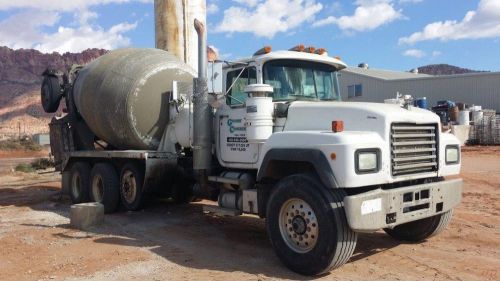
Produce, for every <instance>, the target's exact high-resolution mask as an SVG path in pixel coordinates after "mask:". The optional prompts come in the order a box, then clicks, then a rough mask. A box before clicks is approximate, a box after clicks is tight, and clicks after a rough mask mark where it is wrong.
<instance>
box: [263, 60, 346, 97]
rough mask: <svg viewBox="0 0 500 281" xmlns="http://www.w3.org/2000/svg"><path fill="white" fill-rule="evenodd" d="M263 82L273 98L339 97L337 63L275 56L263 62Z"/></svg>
mask: <svg viewBox="0 0 500 281" xmlns="http://www.w3.org/2000/svg"><path fill="white" fill-rule="evenodd" d="M263 70H264V83H265V84H269V85H271V86H273V88H274V93H273V100H275V101H282V100H339V94H338V80H337V72H336V69H335V67H333V66H330V65H327V64H322V63H317V62H308V61H298V60H274V61H269V62H267V63H266V64H264V68H263Z"/></svg>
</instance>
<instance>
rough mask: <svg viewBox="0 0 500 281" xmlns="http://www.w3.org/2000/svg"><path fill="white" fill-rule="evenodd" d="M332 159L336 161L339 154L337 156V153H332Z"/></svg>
mask: <svg viewBox="0 0 500 281" xmlns="http://www.w3.org/2000/svg"><path fill="white" fill-rule="evenodd" d="M330 159H332V160H336V159H337V154H335V152H332V153H330Z"/></svg>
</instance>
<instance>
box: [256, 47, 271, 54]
mask: <svg viewBox="0 0 500 281" xmlns="http://www.w3.org/2000/svg"><path fill="white" fill-rule="evenodd" d="M271 51H272V48H271V46H265V47H264V48H262V49H260V50H258V51H257V52H255V53H254V54H253V55H254V56H260V55H265V54H269V53H270V52H271Z"/></svg>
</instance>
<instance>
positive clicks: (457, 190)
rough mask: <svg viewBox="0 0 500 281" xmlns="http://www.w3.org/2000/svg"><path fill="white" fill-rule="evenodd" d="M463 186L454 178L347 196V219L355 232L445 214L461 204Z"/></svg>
mask: <svg viewBox="0 0 500 281" xmlns="http://www.w3.org/2000/svg"><path fill="white" fill-rule="evenodd" d="M462 185H463V182H462V179H454V180H446V181H441V182H434V183H426V184H420V185H412V186H407V187H401V188H394V189H390V190H382V189H377V190H373V191H369V192H365V193H361V194H357V195H352V196H346V197H345V198H344V208H345V212H346V216H347V222H348V223H349V226H350V227H351V229H352V230H354V231H358V232H373V231H376V230H378V229H381V228H392V227H394V226H396V225H399V224H403V223H406V222H410V221H415V220H419V219H423V218H427V217H431V216H434V215H437V214H441V213H445V212H447V211H449V210H451V209H453V208H454V207H455V206H457V205H458V203H460V200H461V198H462Z"/></svg>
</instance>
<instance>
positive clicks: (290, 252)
mask: <svg viewBox="0 0 500 281" xmlns="http://www.w3.org/2000/svg"><path fill="white" fill-rule="evenodd" d="M344 196H345V193H344V192H343V191H342V190H339V189H336V190H335V189H334V190H328V189H326V188H325V187H324V186H322V184H321V183H319V182H318V181H317V180H316V179H314V178H313V177H311V176H309V175H292V176H289V177H286V178H284V179H282V180H281V181H280V182H279V183H278V184H277V186H276V188H275V190H274V191H273V193H272V195H271V197H270V198H269V202H268V207H267V216H266V223H267V231H268V233H269V236H270V239H271V244H272V245H273V248H274V250H275V252H276V254H277V255H278V257H279V258H280V260H281V261H282V262H283V263H284V264H285V265H286V266H287V267H288V268H290V269H291V270H293V271H295V272H297V273H300V274H303V275H317V274H321V273H325V272H327V271H330V270H332V269H334V268H337V267H340V266H341V265H343V264H345V263H346V262H347V261H348V260H349V258H350V257H351V256H352V254H353V252H354V248H355V247H356V241H357V234H356V233H355V232H354V231H352V230H351V229H350V228H349V225H348V224H347V219H346V215H345V211H344V207H343V198H344Z"/></svg>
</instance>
